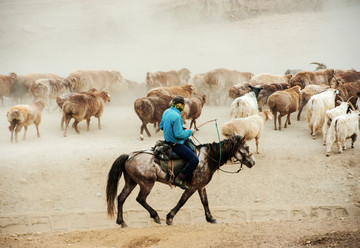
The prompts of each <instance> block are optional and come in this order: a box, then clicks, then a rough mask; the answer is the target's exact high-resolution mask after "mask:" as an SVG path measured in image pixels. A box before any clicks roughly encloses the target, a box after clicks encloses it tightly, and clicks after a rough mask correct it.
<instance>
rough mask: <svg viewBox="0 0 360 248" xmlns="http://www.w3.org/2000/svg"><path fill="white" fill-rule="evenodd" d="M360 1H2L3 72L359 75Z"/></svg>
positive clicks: (140, 77) (0, 50)
mask: <svg viewBox="0 0 360 248" xmlns="http://www.w3.org/2000/svg"><path fill="white" fill-rule="evenodd" d="M359 10H360V5H359V2H358V1H335V0H332V1H325V0H322V1H316V0H307V1H290V0H282V1H262V0H257V1H241V0H238V1H221V0H212V1H190V0H189V1H176V0H173V1H171V0H168V1H165V0H157V1H144V0H134V1H113V0H106V1H94V0H93V1H85V0H76V1H70V0H64V1H40V0H29V1H26V2H24V1H21V0H2V1H0V20H1V25H0V32H1V34H2V37H1V39H0V53H1V54H2V56H1V58H0V73H1V74H8V73H9V72H11V71H13V72H16V73H18V74H26V73H30V72H49V73H50V72H51V73H55V74H59V75H61V76H67V75H68V74H69V73H70V72H73V71H76V70H79V69H81V70H102V69H104V70H119V71H120V72H121V73H122V74H123V76H124V77H125V78H127V79H130V80H135V81H137V82H144V81H145V73H146V72H147V71H155V70H162V71H167V70H172V69H180V68H184V67H187V68H189V69H190V71H192V74H193V75H194V74H196V73H202V72H205V71H208V70H211V69H214V68H219V67H225V68H229V69H236V70H239V71H250V72H253V73H254V74H258V73H273V74H283V73H284V72H285V70H286V69H287V68H302V69H306V70H313V69H314V67H313V66H312V65H309V63H310V62H314V61H318V62H322V63H325V64H327V65H328V67H331V68H338V69H350V68H355V69H360V65H359V60H358V59H357V58H358V57H359V55H360V52H359V50H360V49H358V44H357V43H358V42H357V41H358V40H359V33H358V32H355V30H356V27H359V23H360V19H359V17H358V13H359Z"/></svg>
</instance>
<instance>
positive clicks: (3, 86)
mask: <svg viewBox="0 0 360 248" xmlns="http://www.w3.org/2000/svg"><path fill="white" fill-rule="evenodd" d="M16 79H17V75H16V74H15V73H13V72H11V73H10V74H9V75H0V98H1V103H2V105H4V96H9V94H10V89H11V87H12V85H13V84H14V82H15V80H16Z"/></svg>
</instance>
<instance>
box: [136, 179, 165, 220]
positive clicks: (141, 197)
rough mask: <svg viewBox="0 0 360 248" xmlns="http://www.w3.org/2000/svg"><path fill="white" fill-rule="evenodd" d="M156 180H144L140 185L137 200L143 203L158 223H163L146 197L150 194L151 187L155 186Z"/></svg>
mask: <svg viewBox="0 0 360 248" xmlns="http://www.w3.org/2000/svg"><path fill="white" fill-rule="evenodd" d="M154 184H155V181H147V182H143V183H142V184H139V185H140V191H139V194H138V196H137V197H136V201H137V202H138V203H140V204H141V206H143V207H144V208H145V209H146V210H147V211H148V212H149V214H150V217H151V218H153V219H154V221H155V222H156V223H158V224H161V222H160V218H159V215H158V213H157V212H156V211H155V209H153V208H152V207H151V206H150V205H149V204H148V203H147V202H146V198H147V196H148V195H149V194H150V191H151V189H152V188H153V187H154Z"/></svg>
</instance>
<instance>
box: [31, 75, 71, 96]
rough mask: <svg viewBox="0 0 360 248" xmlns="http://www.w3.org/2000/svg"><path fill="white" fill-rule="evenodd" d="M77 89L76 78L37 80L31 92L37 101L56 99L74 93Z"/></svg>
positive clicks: (32, 85)
mask: <svg viewBox="0 0 360 248" xmlns="http://www.w3.org/2000/svg"><path fill="white" fill-rule="evenodd" d="M74 87H75V78H65V79H63V80H61V79H47V78H46V79H37V80H36V81H34V82H32V83H31V84H30V87H29V91H30V92H31V93H32V95H33V96H34V97H35V98H37V99H40V98H42V99H45V101H46V102H48V100H49V99H56V98H57V97H58V96H59V95H61V94H63V93H66V92H69V91H72V90H73V89H74Z"/></svg>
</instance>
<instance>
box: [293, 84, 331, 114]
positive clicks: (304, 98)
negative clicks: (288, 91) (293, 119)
mask: <svg viewBox="0 0 360 248" xmlns="http://www.w3.org/2000/svg"><path fill="white" fill-rule="evenodd" d="M329 87H330V86H329V85H327V84H320V85H317V84H309V85H307V86H305V88H304V89H302V90H301V93H300V107H299V112H298V115H297V120H298V121H299V120H300V116H301V112H302V110H303V108H304V106H305V105H306V104H307V102H308V101H309V99H310V97H311V96H313V95H316V94H319V93H321V92H324V91H325V90H327V89H329Z"/></svg>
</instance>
